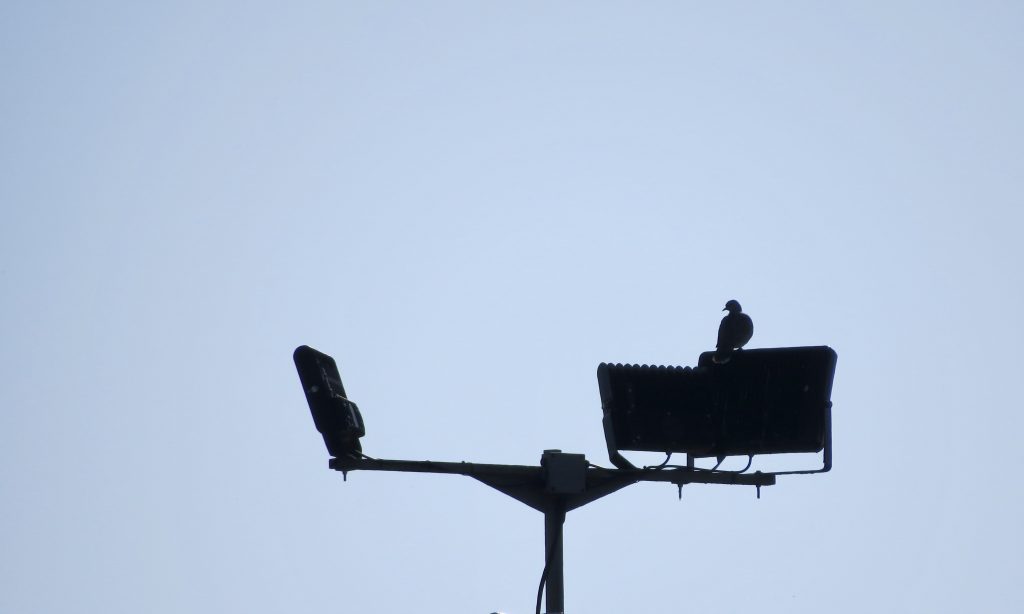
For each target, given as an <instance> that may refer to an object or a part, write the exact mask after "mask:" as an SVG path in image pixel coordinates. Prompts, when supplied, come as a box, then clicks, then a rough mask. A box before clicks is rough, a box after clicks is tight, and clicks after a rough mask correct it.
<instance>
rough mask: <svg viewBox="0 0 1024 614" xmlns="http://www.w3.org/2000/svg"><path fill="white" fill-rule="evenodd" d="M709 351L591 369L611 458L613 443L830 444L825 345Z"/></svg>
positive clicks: (832, 363) (676, 446) (742, 449)
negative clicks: (692, 360) (663, 362)
mask: <svg viewBox="0 0 1024 614" xmlns="http://www.w3.org/2000/svg"><path fill="white" fill-rule="evenodd" d="M713 357H714V352H705V353H703V354H701V355H700V358H699V360H698V363H697V367H695V368H690V367H667V366H647V365H620V364H615V365H613V364H605V363H602V364H601V365H600V366H599V367H598V368H597V379H598V385H599V387H600V392H601V407H602V409H603V410H604V429H605V439H606V441H607V444H608V452H609V455H610V456H611V457H612V461H613V462H616V460H618V461H619V462H617V463H616V465H620V464H621V463H622V462H623V461H624V459H623V458H622V457H621V455H619V454H618V450H638V451H650V452H665V453H669V452H681V453H682V452H685V453H686V454H689V455H690V456H692V457H708V456H730V455H755V454H779V453H800V452H820V451H822V449H824V448H826V446H827V445H828V444H829V443H830V441H831V408H832V402H831V396H832V379H833V376H834V374H835V367H836V359H837V356H836V353H835V351H833V350H832V348H829V347H827V346H818V347H794V348H765V349H755V350H737V351H735V352H733V353H732V355H731V357H730V359H729V360H728V362H726V363H724V364H717V363H715V362H714V360H713ZM830 463H831V459H830V451H829V450H826V465H829V464H830ZM627 464H628V463H627ZM826 470H827V468H826Z"/></svg>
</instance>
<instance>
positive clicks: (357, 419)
mask: <svg viewBox="0 0 1024 614" xmlns="http://www.w3.org/2000/svg"><path fill="white" fill-rule="evenodd" d="M292 357H293V358H294V359H295V368H296V369H297V370H298V372H299V380H300V381H301V382H302V390H303V391H304V392H305V393H306V402H307V403H309V411H310V412H311V413H312V414H313V423H314V424H316V430H318V431H320V434H321V435H323V436H324V443H325V444H327V451H328V452H329V453H330V455H331V456H336V457H337V456H359V455H360V453H361V452H362V446H360V444H359V438H360V437H362V436H363V435H365V434H366V428H365V427H364V426H363V417H362V416H361V415H360V414H359V408H358V407H356V404H355V403H353V402H352V401H349V400H348V399H347V398H346V397H345V387H344V386H342V384H341V374H340V373H338V365H337V364H335V362H334V359H333V358H331V357H330V356H328V355H327V354H324V353H323V352H318V351H316V350H314V349H313V348H311V347H309V346H306V345H300V346H299V347H297V348H295V353H294V354H293V355H292Z"/></svg>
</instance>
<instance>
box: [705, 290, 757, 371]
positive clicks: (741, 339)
mask: <svg viewBox="0 0 1024 614" xmlns="http://www.w3.org/2000/svg"><path fill="white" fill-rule="evenodd" d="M722 311H728V312H729V313H728V314H727V315H726V316H725V317H724V318H722V323H721V324H720V325H719V327H718V345H717V346H716V347H717V348H718V349H717V350H715V355H714V358H713V361H714V362H716V363H719V364H722V363H726V362H729V359H730V358H732V353H733V350H738V349H740V348H741V347H743V346H744V345H746V344H747V342H748V341H750V338H751V337H752V336H754V321H753V320H751V319H750V316H748V315H747V314H745V313H743V308H742V307H740V304H739V302H737V301H735V300H732V301H729V302H728V303H726V304H725V309H723V310H722Z"/></svg>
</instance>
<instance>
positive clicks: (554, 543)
mask: <svg viewBox="0 0 1024 614" xmlns="http://www.w3.org/2000/svg"><path fill="white" fill-rule="evenodd" d="M561 542H562V523H559V524H558V531H556V532H555V539H553V540H551V551H550V552H548V557H547V560H546V561H544V571H543V572H541V574H540V586H538V587H537V614H540V600H541V597H542V596H543V595H544V588H545V587H546V586H547V583H548V567H550V566H551V560H552V559H553V558H554V557H555V552H556V551H557V550H558V547H559V546H560V545H561Z"/></svg>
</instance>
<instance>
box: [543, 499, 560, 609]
mask: <svg viewBox="0 0 1024 614" xmlns="http://www.w3.org/2000/svg"><path fill="white" fill-rule="evenodd" d="M564 524H565V510H564V509H561V508H560V507H553V508H552V509H549V510H547V511H545V512H544V546H545V547H544V554H545V560H546V561H547V566H546V568H545V569H546V573H545V576H544V577H545V581H544V592H545V602H544V605H545V609H546V610H547V614H562V613H563V612H565V584H564V578H563V576H562V528H563V525H564Z"/></svg>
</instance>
